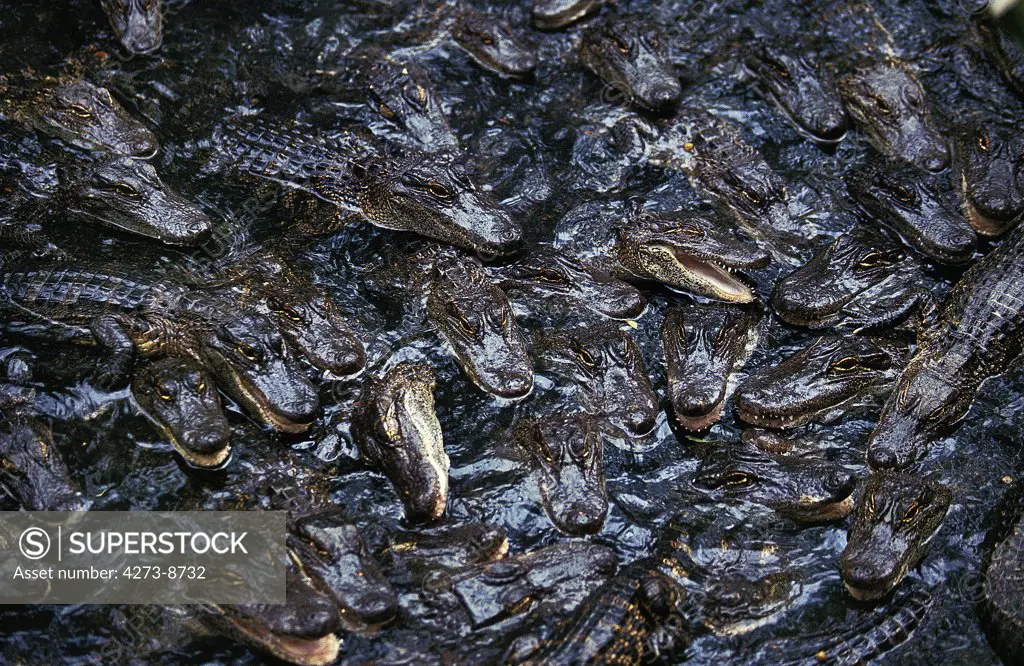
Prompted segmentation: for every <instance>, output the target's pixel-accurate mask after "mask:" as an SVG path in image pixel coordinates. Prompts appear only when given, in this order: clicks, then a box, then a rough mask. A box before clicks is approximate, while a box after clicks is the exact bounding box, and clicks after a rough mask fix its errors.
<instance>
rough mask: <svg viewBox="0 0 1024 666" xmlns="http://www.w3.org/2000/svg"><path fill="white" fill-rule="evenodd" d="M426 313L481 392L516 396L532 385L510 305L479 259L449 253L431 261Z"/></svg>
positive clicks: (530, 368)
mask: <svg viewBox="0 0 1024 666" xmlns="http://www.w3.org/2000/svg"><path fill="white" fill-rule="evenodd" d="M427 317H428V318H429V319H430V321H431V323H432V324H433V325H434V328H436V329H437V332H438V334H439V335H440V336H441V338H442V339H443V340H444V341H445V342H446V343H447V345H448V346H449V348H450V349H451V352H452V354H454V356H455V359H456V360H457V361H458V363H459V365H460V366H462V369H463V370H464V371H465V372H466V374H467V375H468V376H469V378H470V379H471V380H472V381H473V383H474V384H476V385H477V386H479V387H480V388H481V389H482V390H483V391H485V392H487V393H490V394H491V395H494V396H497V397H499V398H507V399H518V398H523V397H525V396H527V395H528V394H529V393H530V392H531V391H532V390H533V361H532V360H531V359H530V353H529V349H528V348H527V345H526V340H525V338H523V333H522V331H521V330H520V329H519V326H518V325H517V324H516V320H515V317H514V316H513V314H512V306H511V305H509V302H508V299H507V298H506V297H505V294H504V292H502V291H501V289H499V288H498V287H497V286H496V285H494V284H493V283H492V282H491V280H490V276H488V275H487V272H486V271H485V270H484V268H483V266H481V265H480V264H479V263H477V262H476V261H473V260H470V259H461V258H455V259H454V260H451V261H442V262H440V263H439V264H438V265H437V266H435V269H434V278H433V281H432V282H431V285H430V287H429V290H428V294H427Z"/></svg>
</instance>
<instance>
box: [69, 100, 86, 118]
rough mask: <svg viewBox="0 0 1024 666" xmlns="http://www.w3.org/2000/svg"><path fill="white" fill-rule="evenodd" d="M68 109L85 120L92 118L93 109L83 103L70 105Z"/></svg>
mask: <svg viewBox="0 0 1024 666" xmlns="http://www.w3.org/2000/svg"><path fill="white" fill-rule="evenodd" d="M68 110H69V111H71V113H72V114H74V115H76V116H78V117H79V118H81V119H83V120H89V119H90V118H92V111H91V110H89V109H87V108H86V107H84V106H82V105H81V104H72V105H71V106H70V107H68Z"/></svg>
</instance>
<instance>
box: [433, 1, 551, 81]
mask: <svg viewBox="0 0 1024 666" xmlns="http://www.w3.org/2000/svg"><path fill="white" fill-rule="evenodd" d="M451 35H452V39H454V40H455V43H456V44H458V45H459V46H460V47H462V48H463V49H464V50H465V51H466V53H468V54H469V56H470V57H471V58H472V59H473V60H474V62H476V63H477V64H478V65H480V66H481V67H483V68H484V69H486V70H488V71H491V72H494V73H495V74H499V75H501V76H506V77H510V78H523V77H526V76H529V75H530V74H532V72H533V70H534V69H535V68H536V67H537V54H536V53H534V52H533V50H532V49H531V48H530V47H529V46H527V45H525V44H523V42H522V41H521V40H520V39H519V38H518V37H516V35H515V34H514V33H513V32H512V29H511V27H509V25H508V24H507V23H505V22H504V21H499V20H497V19H495V18H494V17H491V16H489V15H487V14H484V13H482V12H478V11H476V10H473V9H470V8H468V7H464V8H462V9H461V10H460V11H459V12H458V14H457V15H456V17H455V21H454V23H453V25H452V27H451Z"/></svg>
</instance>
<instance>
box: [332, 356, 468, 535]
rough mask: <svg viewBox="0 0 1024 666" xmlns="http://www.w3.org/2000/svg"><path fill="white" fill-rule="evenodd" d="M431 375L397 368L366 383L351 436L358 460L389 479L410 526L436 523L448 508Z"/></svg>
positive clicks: (413, 367)
mask: <svg viewBox="0 0 1024 666" xmlns="http://www.w3.org/2000/svg"><path fill="white" fill-rule="evenodd" d="M436 383H437V379H436V378H435V376H434V370H433V368H431V367H430V366H429V365H426V364H424V363H410V362H403V363H399V364H398V365H396V366H395V367H393V368H391V369H390V370H389V371H388V372H387V373H386V374H385V375H384V376H383V377H381V378H379V379H378V378H376V377H372V378H370V380H369V381H368V382H367V383H366V387H365V389H364V391H363V397H362V399H361V401H360V402H361V408H360V409H359V411H358V412H357V413H356V415H355V416H354V417H353V420H352V435H353V437H354V438H355V440H356V443H357V444H358V446H359V452H360V453H361V455H362V457H363V460H364V461H366V463H367V464H368V465H370V466H371V467H372V468H374V469H376V470H378V471H380V472H382V473H383V474H384V475H385V476H387V477H388V479H390V481H391V483H392V485H393V486H394V487H395V490H396V491H397V492H398V494H399V496H400V497H401V498H402V502H403V503H404V504H405V515H406V519H407V520H408V521H410V522H414V523H415V522H424V521H431V520H437V519H439V518H441V516H443V515H444V511H445V507H446V506H447V503H448V468H449V465H450V463H449V460H448V454H446V453H445V451H444V439H443V437H442V435H441V424H440V422H439V421H438V420H437V414H436V413H435V411H434V387H435V385H436Z"/></svg>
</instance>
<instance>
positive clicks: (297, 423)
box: [0, 265, 318, 432]
mask: <svg viewBox="0 0 1024 666" xmlns="http://www.w3.org/2000/svg"><path fill="white" fill-rule="evenodd" d="M0 293H2V294H3V295H4V297H5V298H4V301H3V303H2V305H0V307H2V308H3V310H4V311H5V313H6V325H7V328H9V329H11V328H20V329H21V330H22V332H24V333H27V334H30V335H31V334H37V335H53V334H56V333H61V334H62V335H63V338H64V339H71V340H75V341H79V342H84V343H86V344H98V345H99V346H101V347H103V348H104V349H105V350H106V351H108V352H109V354H110V355H109V357H108V359H107V362H106V364H105V366H104V370H103V371H102V372H101V377H100V378H101V380H103V381H104V382H105V383H109V382H118V381H123V380H124V379H126V378H127V375H128V374H129V371H130V368H131V365H132V360H133V357H134V356H135V355H140V356H144V357H145V356H163V355H168V356H183V357H187V358H191V359H193V361H195V362H196V363H198V364H199V365H200V366H202V367H203V368H205V369H206V370H208V371H209V372H210V374H211V375H212V376H213V377H214V379H215V380H216V383H217V385H218V387H219V388H220V389H221V390H223V391H225V392H226V393H228V394H229V395H230V396H231V397H232V398H234V399H235V400H237V401H238V402H239V403H241V404H242V406H244V407H245V408H246V409H247V410H248V411H250V412H251V413H252V414H253V415H255V416H258V417H259V418H260V419H261V420H263V421H264V422H266V423H267V424H269V425H271V426H273V427H274V428H276V429H278V430H281V431H284V432H302V431H304V430H306V429H307V428H308V427H309V424H310V423H311V422H312V420H313V418H314V416H315V414H316V411H317V408H318V399H317V395H316V391H315V389H314V388H313V386H312V385H310V383H309V382H308V381H307V380H306V378H305V376H303V374H302V373H301V371H300V370H299V368H298V366H297V365H296V363H295V361H294V360H293V359H292V356H291V352H290V351H289V349H288V348H287V346H286V345H285V344H284V340H283V338H282V336H281V333H280V331H279V330H278V328H277V327H276V326H275V325H274V323H273V322H272V321H270V320H269V319H267V318H265V317H264V316H262V315H260V314H259V313H258V312H254V311H252V310H250V309H247V308H246V307H244V305H242V304H241V303H239V302H238V301H237V299H236V298H235V297H233V296H232V295H230V294H229V293H225V292H224V291H223V290H222V291H217V290H198V289H190V288H187V287H184V286H180V285H173V284H159V283H157V282H153V283H147V282H144V281H138V280H135V279H132V278H131V277H125V276H121V275H117V274H112V273H108V272H104V271H97V270H92V269H90V268H88V267H86V268H83V269H81V270H79V269H76V268H72V267H63V266H61V267H58V268H54V267H53V266H52V265H50V266H39V267H35V266H32V265H26V266H22V267H19V268H17V269H15V268H9V269H8V270H7V271H5V272H4V273H3V275H2V277H0Z"/></svg>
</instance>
